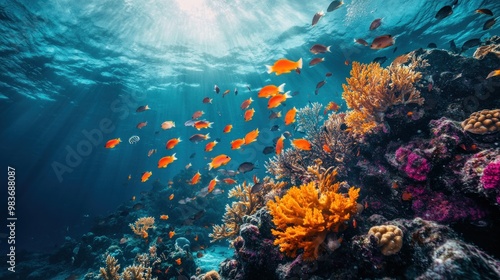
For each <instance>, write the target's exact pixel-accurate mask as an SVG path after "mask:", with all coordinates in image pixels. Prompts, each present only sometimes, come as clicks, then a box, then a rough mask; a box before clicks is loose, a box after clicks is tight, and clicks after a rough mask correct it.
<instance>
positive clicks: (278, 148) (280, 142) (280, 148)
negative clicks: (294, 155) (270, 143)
mask: <svg viewBox="0 0 500 280" xmlns="http://www.w3.org/2000/svg"><path fill="white" fill-rule="evenodd" d="M283 140H285V136H284V135H283V134H281V137H280V138H279V139H278V141H276V154H277V155H279V154H281V151H283V146H284V143H283Z"/></svg>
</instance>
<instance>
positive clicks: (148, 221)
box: [129, 217, 155, 238]
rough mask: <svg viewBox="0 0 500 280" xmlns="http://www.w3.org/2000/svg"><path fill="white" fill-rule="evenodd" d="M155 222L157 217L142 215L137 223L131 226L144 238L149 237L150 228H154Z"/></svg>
mask: <svg viewBox="0 0 500 280" xmlns="http://www.w3.org/2000/svg"><path fill="white" fill-rule="evenodd" d="M154 223H155V218H153V217H142V218H139V219H138V220H137V221H135V223H133V224H129V226H130V228H131V229H132V231H133V232H134V233H135V234H136V235H139V236H141V237H142V238H147V237H148V236H149V234H148V229H150V228H153V227H154Z"/></svg>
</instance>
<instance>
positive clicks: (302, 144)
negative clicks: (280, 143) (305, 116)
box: [290, 139, 311, 151]
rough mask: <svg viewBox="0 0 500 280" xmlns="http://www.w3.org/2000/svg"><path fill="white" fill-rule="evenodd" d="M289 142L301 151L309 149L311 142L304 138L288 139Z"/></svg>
mask: <svg viewBox="0 0 500 280" xmlns="http://www.w3.org/2000/svg"><path fill="white" fill-rule="evenodd" d="M290 142H291V143H292V146H293V147H295V148H296V149H299V150H303V151H309V150H311V142H309V141H308V140H306V139H295V140H290Z"/></svg>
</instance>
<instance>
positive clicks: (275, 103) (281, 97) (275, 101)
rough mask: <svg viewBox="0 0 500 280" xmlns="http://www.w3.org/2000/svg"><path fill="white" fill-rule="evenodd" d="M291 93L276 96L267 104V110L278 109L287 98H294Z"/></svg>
mask: <svg viewBox="0 0 500 280" xmlns="http://www.w3.org/2000/svg"><path fill="white" fill-rule="evenodd" d="M289 93H290V92H289V91H287V92H285V93H284V94H276V95H275V96H273V97H271V98H269V101H268V102H267V109H272V108H276V107H278V106H280V105H281V103H283V102H284V101H286V99H287V98H292V96H291V95H290V94H289Z"/></svg>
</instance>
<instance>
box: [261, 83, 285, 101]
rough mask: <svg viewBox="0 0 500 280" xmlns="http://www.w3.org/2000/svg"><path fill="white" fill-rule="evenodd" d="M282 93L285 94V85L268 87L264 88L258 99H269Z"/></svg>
mask: <svg viewBox="0 0 500 280" xmlns="http://www.w3.org/2000/svg"><path fill="white" fill-rule="evenodd" d="M280 92H285V83H283V84H281V85H280V86H275V85H267V86H265V87H263V88H262V89H261V90H260V91H259V95H258V97H260V98H269V97H271V96H275V95H276V94H279V93H280Z"/></svg>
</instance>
